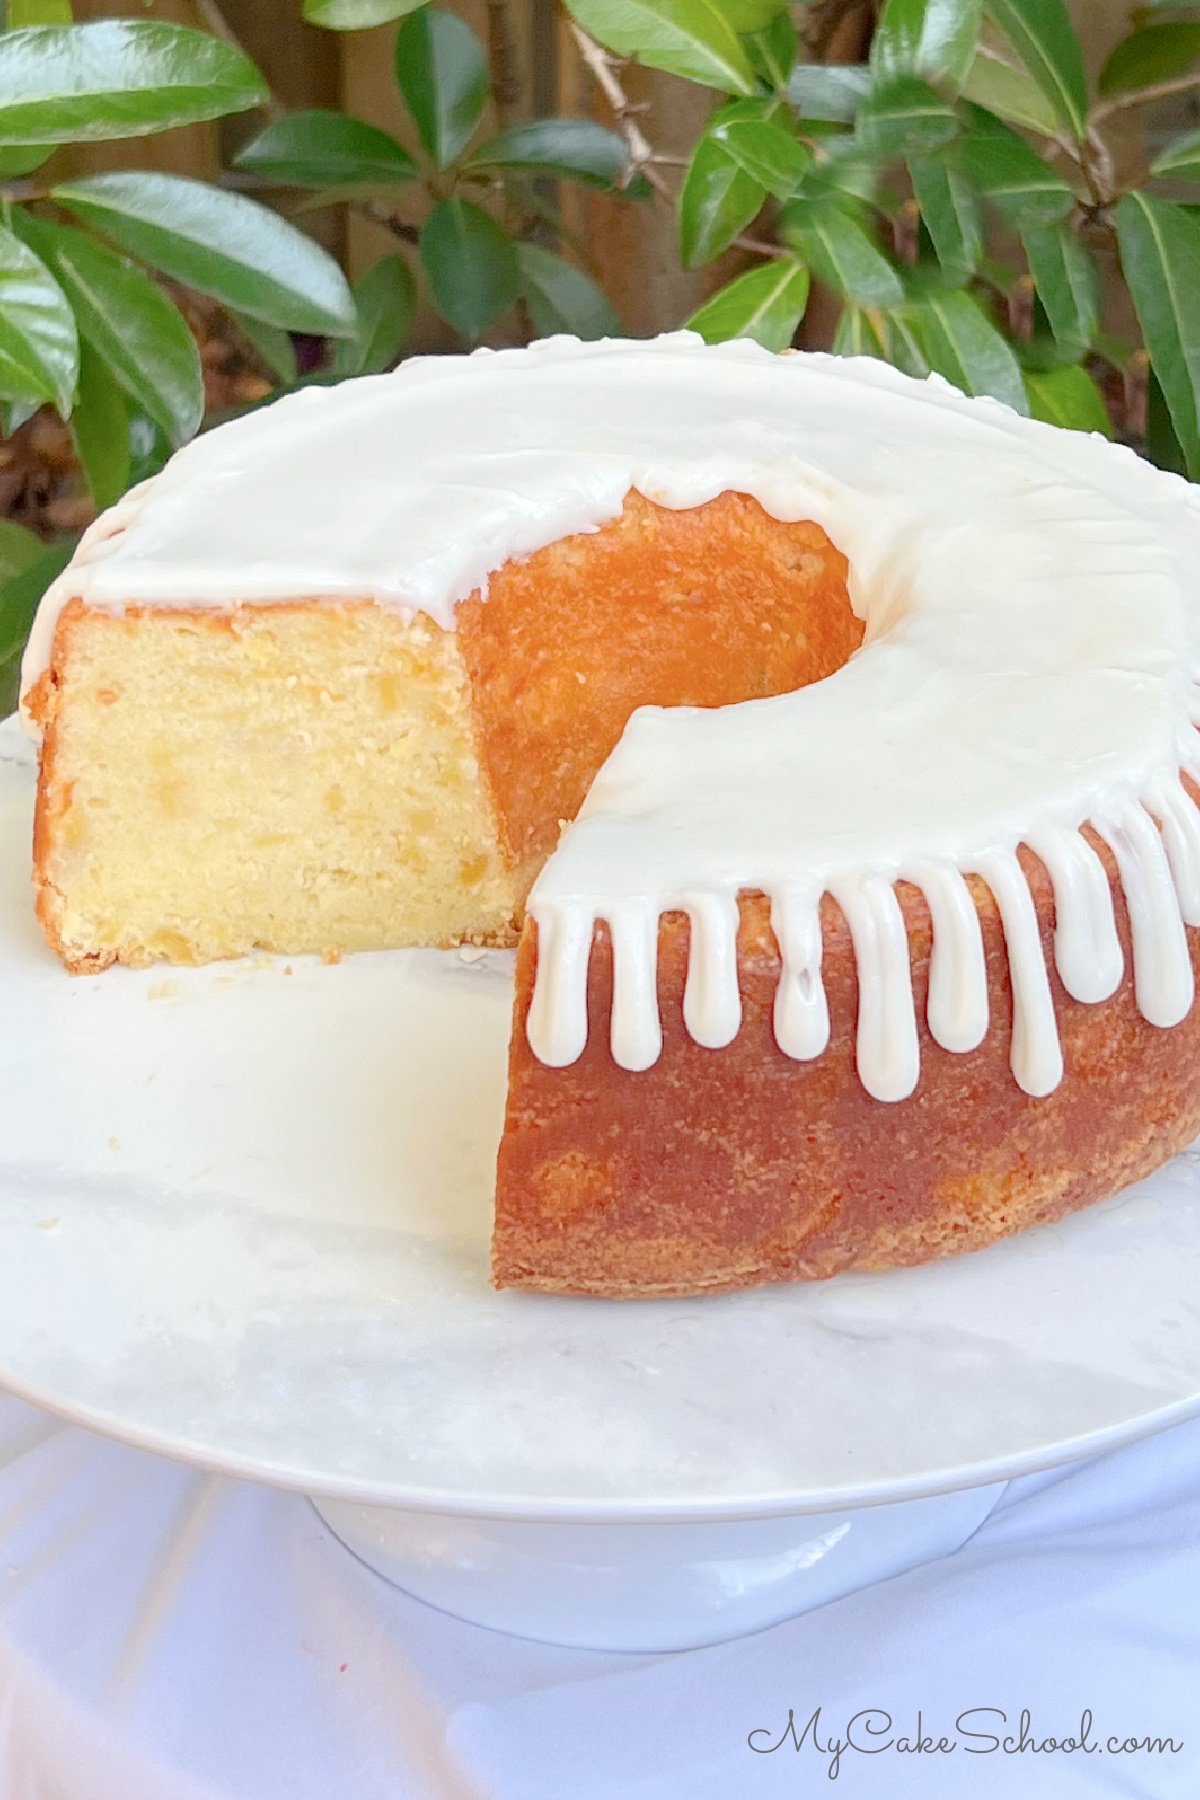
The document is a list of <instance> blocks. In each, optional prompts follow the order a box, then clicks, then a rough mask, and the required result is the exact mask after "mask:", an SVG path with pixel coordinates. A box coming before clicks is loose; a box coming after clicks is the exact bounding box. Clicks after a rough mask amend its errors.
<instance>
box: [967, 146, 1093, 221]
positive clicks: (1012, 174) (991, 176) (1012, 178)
mask: <svg viewBox="0 0 1200 1800" xmlns="http://www.w3.org/2000/svg"><path fill="white" fill-rule="evenodd" d="M1002 131H1003V135H1000V134H998V133H997V134H995V135H992V134H989V135H987V136H971V137H968V138H966V139H965V140H964V142H963V147H962V154H963V163H964V166H965V168H966V172H967V174H968V175H969V177H970V178H971V180H972V181H973V182H974V184H975V186H976V187H977V188H978V190H979V192H980V193H981V194H982V195H983V196H984V198H985V199H986V200H990V201H991V203H992V205H993V206H994V207H995V208H996V210H997V212H999V213H1001V214H1002V215H1003V216H1004V218H1006V219H1009V220H1011V222H1012V223H1013V224H1015V225H1022V226H1024V225H1052V224H1054V223H1055V221H1056V220H1058V219H1065V218H1066V216H1067V214H1068V213H1069V212H1070V211H1071V208H1072V207H1073V206H1074V204H1075V196H1074V194H1073V193H1072V191H1071V189H1070V188H1069V187H1068V186H1067V183H1066V182H1065V181H1064V180H1063V178H1062V176H1061V175H1059V174H1057V173H1056V172H1055V170H1054V169H1052V168H1051V167H1050V164H1049V163H1048V162H1046V161H1045V160H1044V158H1042V157H1040V156H1039V155H1038V153H1037V151H1036V150H1035V149H1034V148H1033V146H1032V145H1031V144H1027V143H1026V142H1025V140H1024V139H1023V138H1019V137H1018V136H1017V134H1016V132H1015V131H1008V130H1007V129H1005V128H1002Z"/></svg>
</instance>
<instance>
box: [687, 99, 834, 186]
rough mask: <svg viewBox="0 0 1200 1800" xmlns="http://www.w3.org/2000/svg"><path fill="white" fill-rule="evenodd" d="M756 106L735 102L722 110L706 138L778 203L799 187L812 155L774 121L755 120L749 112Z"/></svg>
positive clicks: (766, 119) (762, 118) (749, 103)
mask: <svg viewBox="0 0 1200 1800" xmlns="http://www.w3.org/2000/svg"><path fill="white" fill-rule="evenodd" d="M759 105H760V102H758V101H755V100H746V101H738V100H735V101H734V102H733V104H732V105H731V106H726V107H722V109H721V112H720V114H719V115H718V117H717V119H716V120H714V121H713V122H712V124H711V125H710V126H709V131H708V135H709V137H710V138H711V140H712V141H713V143H716V144H719V145H720V146H721V148H722V149H723V150H727V151H728V152H729V155H730V156H731V157H732V158H733V160H734V162H735V163H737V164H738V166H739V167H740V168H742V169H744V170H745V171H746V174H747V175H749V177H750V179H751V180H752V181H754V182H755V183H757V185H758V186H759V187H760V188H765V189H766V191H767V193H768V194H774V196H775V198H776V199H777V200H786V199H788V198H789V197H790V196H791V195H792V194H794V193H795V191H796V189H797V187H798V186H799V185H800V182H801V180H802V178H803V176H804V172H805V170H806V169H807V168H808V165H809V163H810V162H811V161H812V152H811V151H810V150H809V149H808V148H807V147H806V146H805V145H804V144H799V143H797V142H796V139H795V138H794V137H790V136H789V135H788V133H787V132H786V131H785V130H784V129H783V127H782V125H777V124H776V123H775V121H774V120H773V119H769V118H766V117H763V116H761V115H760V116H755V115H754V112H753V111H752V110H750V109H754V108H757V107H759Z"/></svg>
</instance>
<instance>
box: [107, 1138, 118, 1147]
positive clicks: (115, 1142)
mask: <svg viewBox="0 0 1200 1800" xmlns="http://www.w3.org/2000/svg"><path fill="white" fill-rule="evenodd" d="M108 1147H109V1149H110V1150H119V1149H120V1148H121V1140H120V1138H115V1137H110V1138H109V1140H108Z"/></svg>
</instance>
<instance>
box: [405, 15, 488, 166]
mask: <svg viewBox="0 0 1200 1800" xmlns="http://www.w3.org/2000/svg"><path fill="white" fill-rule="evenodd" d="M395 55H396V80H397V82H398V83H399V87H400V92H401V93H402V94H403V96H404V101H405V104H406V105H407V107H408V110H409V112H410V113H411V114H412V116H413V123H414V124H415V126H416V128H417V133H418V135H419V137H420V139H421V142H422V143H423V144H424V146H425V149H426V150H427V151H428V153H429V155H430V156H432V158H433V160H434V162H435V163H436V164H437V166H438V168H439V169H445V168H447V167H448V166H449V165H450V164H451V163H452V162H453V161H454V159H455V157H456V156H457V155H458V153H459V151H460V150H462V148H463V147H464V145H465V144H466V142H467V140H468V139H469V138H470V136H471V134H472V132H473V131H474V130H475V127H476V126H477V125H478V123H479V115H480V114H481V113H482V111H483V109H484V106H485V104H486V102H487V97H488V66H487V58H486V57H485V56H484V54H483V50H482V48H481V46H480V43H479V39H478V38H477V37H476V36H475V33H474V32H473V31H472V30H471V27H470V26H469V25H465V24H464V23H463V21H462V20H461V19H460V18H458V17H457V15H456V14H454V13H449V12H443V11H442V10H441V8H440V7H437V6H424V7H422V8H421V10H420V12H415V13H413V14H412V16H411V17H410V18H407V19H405V21H404V23H403V25H402V26H401V27H400V29H399V31H398V32H397V33H396V53H395Z"/></svg>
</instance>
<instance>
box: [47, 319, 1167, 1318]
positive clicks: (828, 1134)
mask: <svg viewBox="0 0 1200 1800" xmlns="http://www.w3.org/2000/svg"><path fill="white" fill-rule="evenodd" d="M1198 567H1200V510H1198V508H1197V498H1196V490H1194V489H1192V488H1191V487H1190V486H1189V485H1188V484H1187V483H1186V482H1183V481H1182V480H1180V479H1179V478H1178V477H1175V476H1171V475H1167V474H1164V473H1162V472H1160V471H1157V470H1155V469H1153V468H1152V467H1150V466H1149V465H1148V464H1146V463H1144V462H1142V461H1140V460H1139V459H1138V458H1137V457H1135V456H1134V455H1133V453H1132V452H1131V451H1128V450H1126V449H1123V448H1120V447H1115V446H1113V445H1111V444H1108V443H1106V442H1105V441H1103V440H1102V439H1099V438H1094V437H1087V436H1084V435H1082V434H1077V433H1068V432H1065V431H1060V430H1057V429H1056V428H1054V427H1051V426H1048V425H1043V424H1040V423H1037V422H1034V421H1031V420H1028V419H1024V418H1021V417H1019V416H1018V415H1017V414H1016V413H1014V412H1013V411H1011V410H1010V409H1009V408H1007V407H1005V406H1003V405H1001V404H1000V403H998V402H995V401H990V400H970V399H967V398H966V397H964V396H963V395H962V394H960V393H958V392H957V390H955V389H953V388H951V387H949V386H948V385H947V384H945V383H944V382H941V381H940V380H938V379H937V378H936V377H931V378H929V380H927V381H924V382H920V381H916V380H913V379H911V378H910V377H907V376H904V375H901V374H899V373H898V372H897V371H895V370H892V369H890V368H888V367H886V366H884V365H882V364H880V363H876V362H871V361H867V360H865V359H837V358H831V357H826V356H819V355H808V354H799V355H789V356H785V357H773V356H770V355H768V354H767V353H766V352H765V351H763V350H761V349H759V348H758V347H757V346H756V345H753V344H748V343H738V344H726V345H720V346H715V347H710V346H705V345H704V344H702V343H701V341H700V340H699V339H698V338H696V337H694V336H692V335H690V334H687V333H676V334H672V335H670V336H668V337H665V338H660V339H654V340H650V341H647V342H642V343H633V342H621V341H607V342H602V343H597V344H580V343H578V342H576V341H575V340H573V339H565V338H555V339H549V340H546V341H545V342H544V343H541V344H536V345H533V346H531V347H530V348H528V349H526V350H517V351H500V352H491V351H481V352H476V353H475V354H473V355H472V356H470V357H464V358H442V359H436V360H432V359H431V360H421V361H415V362H412V363H409V364H407V365H406V366H404V367H403V368H402V369H401V370H399V371H398V372H397V373H395V374H393V375H387V376H380V377H368V378H365V379H362V380H359V381H353V382H347V383H345V384H343V385H342V386H341V387H339V388H336V389H309V390H306V391H304V392H302V393H300V394H296V395H293V396H289V397H288V398H286V399H284V400H282V401H279V402H277V403H275V404H274V405H273V406H270V407H267V408H264V409H262V410H261V411H260V412H257V413H255V414H252V415H249V416H247V417H246V418H244V419H241V420H238V421H236V422H234V423H233V424H230V425H227V426H224V427H222V428H221V429H220V430H218V431H215V432H213V433H211V434H209V435H208V436H207V437H204V438H201V439H199V440H197V442H196V443H194V444H192V445H190V446H189V447H188V448H187V449H185V450H183V451H181V452H180V453H179V454H178V455H177V456H176V457H175V458H174V459H173V460H172V462H171V463H170V464H169V465H168V466H167V468H166V469H165V470H164V471H163V473H162V474H161V475H159V476H157V477H156V478H155V479H154V480H153V481H152V482H150V483H148V484H146V485H145V486H144V487H142V488H140V489H137V490H135V491H134V492H133V493H131V494H129V495H127V496H126V498H125V499H124V500H123V501H121V502H120V503H119V504H118V505H117V506H116V507H115V508H113V509H112V510H111V511H110V512H109V513H108V514H106V515H104V517H103V518H102V519H100V520H99V521H98V522H97V525H96V526H95V527H94V528H93V529H92V531H91V532H90V533H88V535H87V537H86V538H85V540H84V542H83V544H82V545H81V547H80V550H79V553H78V554H77V556H76V559H75V561H74V562H73V563H72V565H71V566H70V567H69V568H68V569H67V570H66V571H65V573H64V574H63V576H62V577H61V578H60V579H59V581H58V582H57V583H56V584H55V586H54V588H53V589H52V590H51V592H50V593H49V594H48V595H47V598H46V601H45V603H44V605H43V608H42V610H41V613H40V614H39V618H38V621H37V625H36V628H35V632H34V636H33V638H32V640H31V644H30V648H29V652H28V655H27V662H26V680H25V684H24V687H25V700H24V706H25V711H26V715H27V717H28V718H29V719H30V721H31V723H32V724H33V725H34V726H35V728H40V730H41V731H42V734H43V737H42V754H41V773H40V781H39V795H38V809H37V819H36V828H35V881H36V886H37V897H38V899H37V903H38V910H39V915H40V917H41V919H42V922H43V925H44V926H45V929H46V932H47V935H48V936H49V938H50V941H51V943H52V944H53V945H54V946H55V948H56V949H57V950H58V951H59V954H60V955H61V956H62V958H63V960H64V961H65V962H66V963H67V965H68V967H70V968H72V969H75V970H88V969H99V968H102V967H104V966H105V965H106V964H109V963H112V962H114V961H121V962H126V963H132V964H135V965H136V964H144V963H146V962H150V961H153V960H155V959H159V958H167V959H170V960H178V961H192V962H197V961H204V960H207V959H209V958H212V957H218V956H229V955H237V954H241V953H244V952H246V951H248V950H251V949H258V948H262V949H270V950H279V951H285V952H289V953H299V952H304V951H315V952H318V953H324V954H326V955H328V956H336V955H339V954H341V953H342V952H344V951H348V950H353V949H359V948H384V947H393V946H401V945H407V944H441V945H449V944H454V943H462V942H467V941H470V942H477V943H489V944H504V943H508V942H512V941H514V939H516V938H517V937H518V936H519V949H518V957H517V982H516V1000H515V1012H514V1024H513V1033H512V1040H511V1050H510V1070H509V1098H508V1108H507V1115H506V1120H505V1126H504V1132H503V1137H502V1141H501V1146H500V1155H499V1165H498V1184H497V1203H496V1230H495V1238H494V1245H493V1269H494V1276H495V1279H496V1281H497V1283H498V1284H499V1285H501V1286H512V1287H525V1288H537V1289H544V1290H547V1291H554V1292H563V1293H593V1294H607V1295H653V1294H686V1293H699V1292H711V1291H716V1290H720V1289H728V1288H735V1287H741V1286H746V1285H750V1284H753V1283H756V1282H761V1281H767V1280H780V1279H796V1278H805V1277H808V1278H811V1277H824V1276H828V1275H831V1274H835V1273H836V1272H838V1271H839V1270H843V1269H848V1268H876V1269H877V1268H886V1267H889V1266H896V1265H900V1264H906V1263H913V1262H919V1261H922V1260H926V1259H928V1258H932V1257H935V1256H940V1255H944V1254H947V1253H949V1252H953V1251H958V1250H965V1249H973V1248H977V1247H979V1246H981V1245H984V1244H986V1243H989V1242H991V1241H993V1240H994V1239H996V1238H999V1237H1002V1236H1004V1235H1006V1234H1008V1233H1010V1232H1013V1231H1017V1230H1020V1229H1022V1228H1024V1227H1026V1226H1028V1225H1032V1224H1035V1223H1038V1222H1042V1221H1045V1220H1049V1219H1053V1218H1056V1217H1059V1216H1061V1215H1062V1214H1064V1213H1066V1212H1067V1211H1069V1210H1071V1209H1073V1208H1077V1207H1080V1206H1083V1205H1086V1204H1087V1203H1089V1202H1091V1201H1094V1200H1096V1199H1099V1198H1101V1197H1104V1196H1107V1195H1110V1194H1112V1193H1114V1192H1115V1191H1117V1190H1118V1189H1119V1188H1120V1187H1122V1186H1123V1185H1125V1184H1126V1183H1128V1182H1129V1181H1132V1180H1134V1179H1136V1178H1138V1177H1139V1176H1141V1175H1144V1174H1146V1173H1148V1172H1149V1171H1150V1170H1151V1169H1153V1168H1154V1167H1156V1166H1157V1165H1158V1164H1160V1163H1161V1162H1163V1161H1164V1160H1165V1159H1166V1158H1167V1157H1169V1156H1170V1155H1172V1154H1173V1153H1174V1152H1175V1151H1177V1150H1178V1149H1180V1148H1181V1147H1183V1146H1184V1145H1185V1144H1186V1143H1187V1142H1189V1141H1190V1139H1191V1138H1193V1137H1194V1136H1195V1135H1196V1134H1197V1133H1198V1132H1200V1024H1198V1022H1197V1021H1198V1019H1200V1013H1198V1011H1197V1009H1195V1008H1194V1006H1193V998H1194V987H1195V973H1194V970H1195V965H1196V958H1197V940H1198V933H1197V930H1196V927H1198V926H1200V810H1198V808H1197V803H1196V802H1197V795H1198V794H1200V787H1198V786H1197V783H1198V782H1200V739H1198V738H1197V729H1196V722H1197V721H1200V689H1198V687H1197V680H1196V676H1197V671H1198V669H1200V632H1198V625H1200V605H1198V599H1200V597H1198V594H1197V573H1196V571H1197V569H1198Z"/></svg>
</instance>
